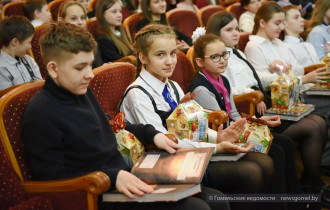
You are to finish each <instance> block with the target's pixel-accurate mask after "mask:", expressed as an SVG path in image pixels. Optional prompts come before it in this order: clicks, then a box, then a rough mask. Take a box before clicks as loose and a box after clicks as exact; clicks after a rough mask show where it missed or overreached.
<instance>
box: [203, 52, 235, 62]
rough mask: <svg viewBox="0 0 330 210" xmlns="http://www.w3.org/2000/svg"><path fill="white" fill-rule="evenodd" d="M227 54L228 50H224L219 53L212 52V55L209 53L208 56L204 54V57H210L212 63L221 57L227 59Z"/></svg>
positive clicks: (228, 53) (228, 54)
mask: <svg viewBox="0 0 330 210" xmlns="http://www.w3.org/2000/svg"><path fill="white" fill-rule="evenodd" d="M229 56H230V51H226V52H224V53H222V54H221V55H220V54H214V55H210V56H204V58H211V60H212V61H213V62H214V63H218V62H219V61H220V60H221V58H223V59H224V60H228V58H229Z"/></svg>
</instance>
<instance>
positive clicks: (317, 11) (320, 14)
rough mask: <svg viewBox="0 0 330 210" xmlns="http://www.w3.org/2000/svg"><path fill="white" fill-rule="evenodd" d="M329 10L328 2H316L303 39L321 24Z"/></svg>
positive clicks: (326, 0) (329, 2)
mask: <svg viewBox="0 0 330 210" xmlns="http://www.w3.org/2000/svg"><path fill="white" fill-rule="evenodd" d="M329 8H330V1H329V0H317V1H316V3H315V7H314V10H313V13H312V17H311V19H310V21H309V22H308V25H307V28H306V30H305V37H307V36H308V34H309V33H310V32H311V31H312V29H313V28H314V27H315V26H317V25H320V24H321V23H322V22H323V19H324V16H325V13H326V12H327V11H328V9H329Z"/></svg>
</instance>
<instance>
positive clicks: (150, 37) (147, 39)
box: [134, 24, 176, 76]
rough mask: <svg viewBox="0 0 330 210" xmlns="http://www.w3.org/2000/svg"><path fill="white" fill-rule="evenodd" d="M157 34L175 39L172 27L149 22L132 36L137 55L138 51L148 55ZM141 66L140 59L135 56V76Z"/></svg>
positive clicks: (138, 73)
mask: <svg viewBox="0 0 330 210" xmlns="http://www.w3.org/2000/svg"><path fill="white" fill-rule="evenodd" d="M159 36H162V37H169V38H173V39H176V34H175V32H174V30H173V28H172V27H171V26H168V25H163V24H149V25H147V26H145V27H143V28H142V29H141V30H140V31H139V32H137V33H136V35H135V37H134V40H135V42H134V47H135V50H136V55H137V57H138V56H139V53H140V52H141V53H142V54H144V55H148V51H149V49H150V46H151V44H152V43H153V41H154V40H155V39H156V38H157V37H159ZM141 67H142V63H141V61H140V59H139V58H137V74H136V75H137V76H139V75H140V72H141Z"/></svg>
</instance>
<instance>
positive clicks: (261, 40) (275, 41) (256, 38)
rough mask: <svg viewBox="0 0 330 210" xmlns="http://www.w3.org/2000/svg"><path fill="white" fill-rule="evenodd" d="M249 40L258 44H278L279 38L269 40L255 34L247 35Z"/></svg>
mask: <svg viewBox="0 0 330 210" xmlns="http://www.w3.org/2000/svg"><path fill="white" fill-rule="evenodd" d="M249 40H251V41H255V42H257V43H259V44H267V43H273V44H278V43H280V42H281V40H279V39H277V38H275V39H273V40H272V41H270V40H269V39H266V38H264V37H261V36H257V35H250V36H249Z"/></svg>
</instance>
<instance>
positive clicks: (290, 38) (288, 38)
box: [284, 35, 301, 43]
mask: <svg viewBox="0 0 330 210" xmlns="http://www.w3.org/2000/svg"><path fill="white" fill-rule="evenodd" d="M284 40H285V41H288V42H290V43H299V42H300V40H301V39H300V38H298V37H295V36H290V35H285V36H284Z"/></svg>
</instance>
